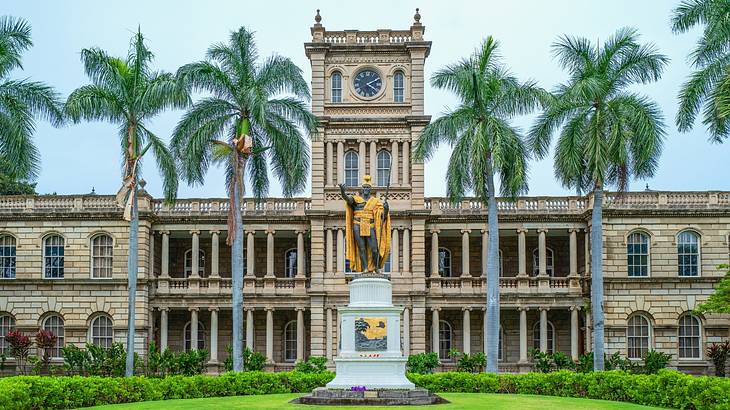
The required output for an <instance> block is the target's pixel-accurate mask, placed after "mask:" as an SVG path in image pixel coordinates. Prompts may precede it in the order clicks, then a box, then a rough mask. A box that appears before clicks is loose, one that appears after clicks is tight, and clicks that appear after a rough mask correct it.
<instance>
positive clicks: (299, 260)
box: [297, 231, 305, 278]
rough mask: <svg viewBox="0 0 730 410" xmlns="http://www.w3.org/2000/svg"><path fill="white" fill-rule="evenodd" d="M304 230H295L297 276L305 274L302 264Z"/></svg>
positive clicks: (301, 276) (300, 276)
mask: <svg viewBox="0 0 730 410" xmlns="http://www.w3.org/2000/svg"><path fill="white" fill-rule="evenodd" d="M304 264H305V262H304V231H297V277H298V278H303V277H304V276H305V273H304V272H305V270H304V268H305V266H304Z"/></svg>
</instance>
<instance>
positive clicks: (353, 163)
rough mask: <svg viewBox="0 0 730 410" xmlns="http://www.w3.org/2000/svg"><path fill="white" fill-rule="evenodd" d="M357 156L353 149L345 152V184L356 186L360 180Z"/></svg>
mask: <svg viewBox="0 0 730 410" xmlns="http://www.w3.org/2000/svg"><path fill="white" fill-rule="evenodd" d="M358 168H359V164H358V156H357V152H355V151H347V152H346V153H345V186H357V183H358V182H359V180H360V175H359V169H358Z"/></svg>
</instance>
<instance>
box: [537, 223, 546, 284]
mask: <svg viewBox="0 0 730 410" xmlns="http://www.w3.org/2000/svg"><path fill="white" fill-rule="evenodd" d="M546 232H547V229H538V230H537V233H538V237H537V252H538V275H540V276H547V251H546V246H545V233H546Z"/></svg>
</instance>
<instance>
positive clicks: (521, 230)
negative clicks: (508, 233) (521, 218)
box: [517, 227, 529, 233]
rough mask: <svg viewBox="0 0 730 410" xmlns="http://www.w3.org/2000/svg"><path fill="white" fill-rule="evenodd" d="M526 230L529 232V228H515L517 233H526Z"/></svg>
mask: <svg viewBox="0 0 730 410" xmlns="http://www.w3.org/2000/svg"><path fill="white" fill-rule="evenodd" d="M527 232H529V229H526V228H524V227H523V228H517V233H527Z"/></svg>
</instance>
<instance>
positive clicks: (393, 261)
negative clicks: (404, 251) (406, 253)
mask: <svg viewBox="0 0 730 410" xmlns="http://www.w3.org/2000/svg"><path fill="white" fill-rule="evenodd" d="M399 239H400V235H399V234H398V228H393V229H392V238H391V240H390V272H391V273H397V272H398V268H400V263H399V262H398V251H399V249H398V248H400V244H399V243H398V242H399Z"/></svg>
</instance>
